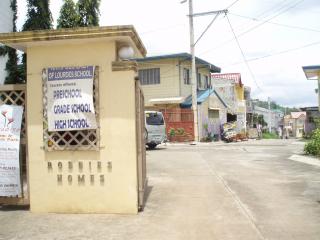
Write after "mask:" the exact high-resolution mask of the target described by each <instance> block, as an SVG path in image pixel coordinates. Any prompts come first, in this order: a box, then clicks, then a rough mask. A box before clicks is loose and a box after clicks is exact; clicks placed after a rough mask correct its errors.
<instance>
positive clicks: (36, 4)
mask: <svg viewBox="0 0 320 240" xmlns="http://www.w3.org/2000/svg"><path fill="white" fill-rule="evenodd" d="M27 1H28V4H27V8H28V10H27V20H26V21H25V23H24V24H23V27H22V31H33V30H41V29H51V28H52V16H51V12H50V9H49V2H50V1H49V0H27ZM26 72H27V55H26V54H25V53H24V54H23V56H22V67H21V75H22V78H23V79H25V80H26Z"/></svg>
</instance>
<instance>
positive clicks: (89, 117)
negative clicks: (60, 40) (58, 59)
mask: <svg viewBox="0 0 320 240" xmlns="http://www.w3.org/2000/svg"><path fill="white" fill-rule="evenodd" d="M47 80H48V81H47V104H48V105H47V113H48V130H49V131H50V132H51V131H71V130H85V129H96V128H97V123H96V116H95V110H94V104H93V80H94V66H83V67H59V68H48V69H47Z"/></svg>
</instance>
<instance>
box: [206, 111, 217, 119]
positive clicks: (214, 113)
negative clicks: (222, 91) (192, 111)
mask: <svg viewBox="0 0 320 240" xmlns="http://www.w3.org/2000/svg"><path fill="white" fill-rule="evenodd" d="M208 115H209V119H219V110H216V109H209V112H208Z"/></svg>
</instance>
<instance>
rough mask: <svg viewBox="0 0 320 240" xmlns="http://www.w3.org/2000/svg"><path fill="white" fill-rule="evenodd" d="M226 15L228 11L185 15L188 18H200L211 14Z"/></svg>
mask: <svg viewBox="0 0 320 240" xmlns="http://www.w3.org/2000/svg"><path fill="white" fill-rule="evenodd" d="M221 13H224V14H227V13H228V9H223V10H218V11H210V12H201V13H194V14H189V15H187V16H188V17H190V16H192V17H201V16H206V15H212V14H221Z"/></svg>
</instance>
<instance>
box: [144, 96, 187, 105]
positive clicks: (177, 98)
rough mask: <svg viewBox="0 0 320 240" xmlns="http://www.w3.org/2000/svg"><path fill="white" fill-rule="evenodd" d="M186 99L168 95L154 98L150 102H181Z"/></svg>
mask: <svg viewBox="0 0 320 240" xmlns="http://www.w3.org/2000/svg"><path fill="white" fill-rule="evenodd" d="M183 101H184V97H166V98H152V99H150V100H149V103H152V104H180V103H182V102H183Z"/></svg>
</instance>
